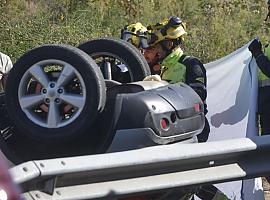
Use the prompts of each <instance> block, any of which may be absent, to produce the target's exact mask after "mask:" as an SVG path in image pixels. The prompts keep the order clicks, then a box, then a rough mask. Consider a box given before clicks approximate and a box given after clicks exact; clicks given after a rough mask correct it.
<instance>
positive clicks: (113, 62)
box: [78, 38, 151, 83]
mask: <svg viewBox="0 0 270 200" xmlns="http://www.w3.org/2000/svg"><path fill="white" fill-rule="evenodd" d="M78 48H79V49H81V50H83V51H84V52H86V53H87V54H88V55H90V56H91V57H92V58H93V59H94V60H95V61H96V63H97V64H98V65H99V67H100V68H101V71H102V73H103V76H104V78H105V79H111V80H115V81H118V82H121V83H128V82H134V81H141V80H143V78H145V77H146V76H148V75H150V74H151V71H150V68H149V66H148V64H147V61H146V60H145V58H144V56H143V55H142V54H141V53H140V52H139V50H138V49H137V48H135V47H134V46H133V45H131V44H130V43H128V42H125V41H123V40H120V39H115V38H100V39H94V40H89V41H87V42H85V43H82V44H80V45H79V46H78Z"/></svg>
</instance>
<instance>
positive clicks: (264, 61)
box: [256, 54, 270, 77]
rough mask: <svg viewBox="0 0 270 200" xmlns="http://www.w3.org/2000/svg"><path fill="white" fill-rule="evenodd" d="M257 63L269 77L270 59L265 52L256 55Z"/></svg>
mask: <svg viewBox="0 0 270 200" xmlns="http://www.w3.org/2000/svg"><path fill="white" fill-rule="evenodd" d="M256 63H257V65H258V67H259V68H260V69H261V71H262V72H263V73H264V74H265V75H266V76H268V77H270V60H269V59H268V57H267V56H265V55H264V54H260V55H259V56H257V57H256Z"/></svg>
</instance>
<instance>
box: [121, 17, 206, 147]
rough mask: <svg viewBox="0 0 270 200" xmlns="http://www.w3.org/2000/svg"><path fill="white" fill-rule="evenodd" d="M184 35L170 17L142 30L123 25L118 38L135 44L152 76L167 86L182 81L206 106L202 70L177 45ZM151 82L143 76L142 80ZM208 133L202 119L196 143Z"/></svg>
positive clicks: (176, 20)
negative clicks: (201, 127) (202, 126)
mask: <svg viewBox="0 0 270 200" xmlns="http://www.w3.org/2000/svg"><path fill="white" fill-rule="evenodd" d="M185 35H187V32H186V25H185V23H184V22H182V20H181V19H180V18H178V17H170V18H169V19H166V20H163V21H162V22H160V23H157V24H155V25H150V26H148V27H147V29H146V28H145V26H143V25H142V24H141V23H140V22H138V23H135V24H131V25H129V26H126V27H125V28H124V29H123V30H122V34H121V38H122V39H123V40H125V41H128V42H130V43H132V44H133V45H135V46H136V47H137V48H138V49H140V50H141V52H142V53H143V55H144V57H145V58H146V60H147V62H148V64H149V66H150V69H151V73H152V74H158V75H160V77H161V79H162V80H166V81H168V82H169V83H177V82H184V83H186V84H187V85H189V86H190V87H191V88H193V89H194V91H195V92H196V93H197V94H198V95H199V96H200V97H201V99H202V101H203V102H204V113H205V114H206V113H207V105H206V97H207V91H206V82H207V81H206V70H205V68H204V66H203V64H202V63H201V62H200V61H199V60H198V59H197V58H195V57H192V56H187V55H185V54H184V53H183V51H182V49H181V47H180V45H181V44H182V43H183V40H184V36H185ZM148 78H150V79H153V77H147V78H146V79H148ZM209 132H210V128H209V124H208V121H207V119H206V118H205V127H204V130H203V131H202V133H201V134H199V135H198V141H199V142H205V141H206V140H207V139H208V136H209Z"/></svg>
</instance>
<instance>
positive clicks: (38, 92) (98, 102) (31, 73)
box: [6, 45, 106, 143]
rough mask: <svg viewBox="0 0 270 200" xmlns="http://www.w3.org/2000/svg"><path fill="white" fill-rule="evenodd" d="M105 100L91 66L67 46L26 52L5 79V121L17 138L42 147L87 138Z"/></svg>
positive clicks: (96, 72) (99, 77) (101, 83)
mask: <svg viewBox="0 0 270 200" xmlns="http://www.w3.org/2000/svg"><path fill="white" fill-rule="evenodd" d="M105 98H106V95H105V82H104V80H103V77H102V74H101V72H100V69H99V68H98V66H97V65H96V63H95V62H94V61H93V60H92V59H91V58H90V57H89V56H88V55H87V54H86V53H84V52H83V51H81V50H79V49H77V48H75V47H71V46H68V45H44V46H41V47H38V48H35V49H33V50H31V51H29V52H27V53H26V54H24V55H23V56H22V57H21V58H20V59H19V60H18V61H17V62H16V63H15V65H14V67H13V68H12V70H11V71H10V74H9V76H8V79H7V87H6V105H7V111H8V114H9V117H10V119H11V120H12V121H13V123H14V124H15V126H16V127H17V129H18V130H20V133H21V134H23V135H25V136H27V137H29V138H31V139H34V140H36V141H42V143H62V142H63V141H71V140H73V139H74V138H76V137H78V136H80V135H82V134H83V133H86V132H89V130H90V127H91V126H92V124H93V122H94V120H95V119H96V116H97V113H98V112H100V111H101V110H102V109H103V108H104V106H105ZM89 134H91V132H90V133H89Z"/></svg>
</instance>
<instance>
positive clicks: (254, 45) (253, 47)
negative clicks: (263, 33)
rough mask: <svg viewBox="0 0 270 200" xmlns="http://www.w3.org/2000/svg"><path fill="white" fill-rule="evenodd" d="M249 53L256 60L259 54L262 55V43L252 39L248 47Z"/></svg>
mask: <svg viewBox="0 0 270 200" xmlns="http://www.w3.org/2000/svg"><path fill="white" fill-rule="evenodd" d="M248 49H249V51H250V52H251V53H252V55H253V56H254V57H255V58H257V57H258V56H259V55H260V54H263V52H262V43H261V41H260V40H259V39H257V38H256V39H254V40H253V41H252V42H251V43H250V45H249V46H248Z"/></svg>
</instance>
